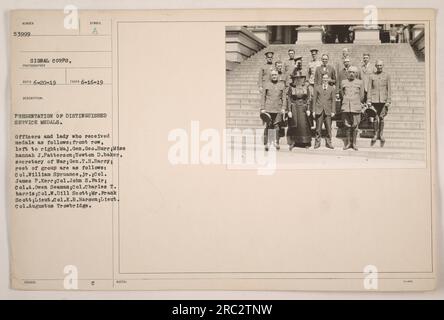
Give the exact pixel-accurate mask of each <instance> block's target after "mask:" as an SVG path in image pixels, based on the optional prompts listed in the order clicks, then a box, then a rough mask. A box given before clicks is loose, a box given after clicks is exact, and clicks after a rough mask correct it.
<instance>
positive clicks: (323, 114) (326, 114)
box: [312, 74, 336, 149]
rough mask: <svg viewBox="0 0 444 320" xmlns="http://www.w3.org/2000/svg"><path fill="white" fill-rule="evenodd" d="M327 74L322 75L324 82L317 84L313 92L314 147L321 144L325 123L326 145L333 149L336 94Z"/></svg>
mask: <svg viewBox="0 0 444 320" xmlns="http://www.w3.org/2000/svg"><path fill="white" fill-rule="evenodd" d="M329 82H330V78H329V77H328V75H327V74H324V75H323V76H322V84H321V85H315V87H314V92H313V110H312V112H313V116H314V117H315V119H316V138H315V145H314V148H315V149H317V148H319V147H320V146H321V130H322V124H323V123H324V125H325V129H326V130H327V139H325V146H326V147H327V148H329V149H333V145H332V144H331V118H332V117H334V116H335V106H336V94H335V89H334V87H333V86H331V85H329Z"/></svg>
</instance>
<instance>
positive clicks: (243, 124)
mask: <svg viewBox="0 0 444 320" xmlns="http://www.w3.org/2000/svg"><path fill="white" fill-rule="evenodd" d="M226 124H227V127H229V128H260V127H261V126H262V121H261V119H259V118H248V119H247V118H245V119H239V118H236V119H227V120H226ZM385 128H387V129H401V130H412V129H413V130H418V129H422V130H424V129H425V125H424V122H423V121H394V120H390V121H386V123H385Z"/></svg>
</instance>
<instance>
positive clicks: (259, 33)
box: [247, 26, 270, 43]
mask: <svg viewBox="0 0 444 320" xmlns="http://www.w3.org/2000/svg"><path fill="white" fill-rule="evenodd" d="M247 29H248V30H250V31H251V32H253V33H254V35H255V36H256V37H258V38H259V39H261V40H263V41H265V42H266V43H269V42H270V39H269V32H268V28H267V26H250V27H247Z"/></svg>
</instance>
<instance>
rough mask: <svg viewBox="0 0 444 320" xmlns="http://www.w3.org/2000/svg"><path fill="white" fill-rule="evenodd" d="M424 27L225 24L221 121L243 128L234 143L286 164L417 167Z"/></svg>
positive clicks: (422, 145) (423, 105)
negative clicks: (223, 118) (223, 113)
mask: <svg viewBox="0 0 444 320" xmlns="http://www.w3.org/2000/svg"><path fill="white" fill-rule="evenodd" d="M380 22H381V21H380ZM426 36H427V35H426V34H425V27H424V24H407V23H406V24H399V23H398V24H393V23H385V24H374V25H362V24H361V25H357V24H347V25H345V24H344V25H334V24H331V25H325V24H319V25H245V26H228V27H226V123H227V127H228V128H229V129H230V132H231V137H234V139H236V137H239V136H241V137H242V138H243V139H240V140H237V141H238V142H237V143H233V144H232V145H231V148H232V149H233V150H240V149H241V148H243V150H244V152H245V150H248V149H252V148H254V149H257V148H263V149H264V151H265V152H270V151H275V152H276V161H277V164H281V165H283V166H286V165H291V164H296V163H299V164H309V165H315V166H316V164H317V163H329V164H334V163H339V164H342V165H344V166H352V167H353V166H358V167H360V166H389V167H391V166H394V167H404V166H406V167H410V166H411V167H423V166H424V165H425V160H426V154H427V152H426V148H427V139H426V136H427V135H426V132H427V125H426V123H427V122H426V118H427V109H428V105H427V100H426V71H425V70H426V68H425V63H426V61H425V51H426V50H427V48H426V47H425V43H426V40H425V39H426ZM259 132H261V134H259ZM252 134H253V135H255V139H254V146H252V145H251V141H252V139H249V138H248V137H249V136H251V135H252ZM230 141H231V140H230ZM239 141H242V143H239ZM245 141H249V143H248V142H245Z"/></svg>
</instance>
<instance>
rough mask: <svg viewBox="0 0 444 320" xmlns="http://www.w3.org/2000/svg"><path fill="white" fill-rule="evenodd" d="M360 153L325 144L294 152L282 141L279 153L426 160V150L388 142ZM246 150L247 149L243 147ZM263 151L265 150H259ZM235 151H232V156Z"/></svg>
mask: <svg viewBox="0 0 444 320" xmlns="http://www.w3.org/2000/svg"><path fill="white" fill-rule="evenodd" d="M240 147H241V146H236V145H235V146H233V148H232V149H237V150H240V149H239V148H240ZM358 147H359V150H358V151H354V150H352V149H348V150H342V147H341V148H339V147H338V148H335V149H327V148H325V146H324V143H322V144H321V147H320V148H319V149H314V148H313V146H312V147H310V148H309V149H305V148H294V149H293V150H292V151H289V150H288V146H287V145H286V144H285V140H282V141H281V150H280V151H278V152H280V153H281V152H291V153H294V154H295V155H297V154H298V153H303V154H313V156H316V155H329V156H337V157H346V156H347V157H365V158H376V159H399V160H418V161H423V160H424V159H425V152H424V150H421V149H417V150H414V149H412V150H410V149H390V148H387V142H386V144H385V146H384V148H381V147H380V146H379V141H378V142H377V143H376V144H375V145H374V146H373V147H369V146H364V145H362V146H359V144H358ZM243 148H244V149H245V147H243ZM256 148H257V147H254V146H249V150H256ZM259 150H263V149H259ZM234 152H235V151H232V154H233V153H234Z"/></svg>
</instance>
